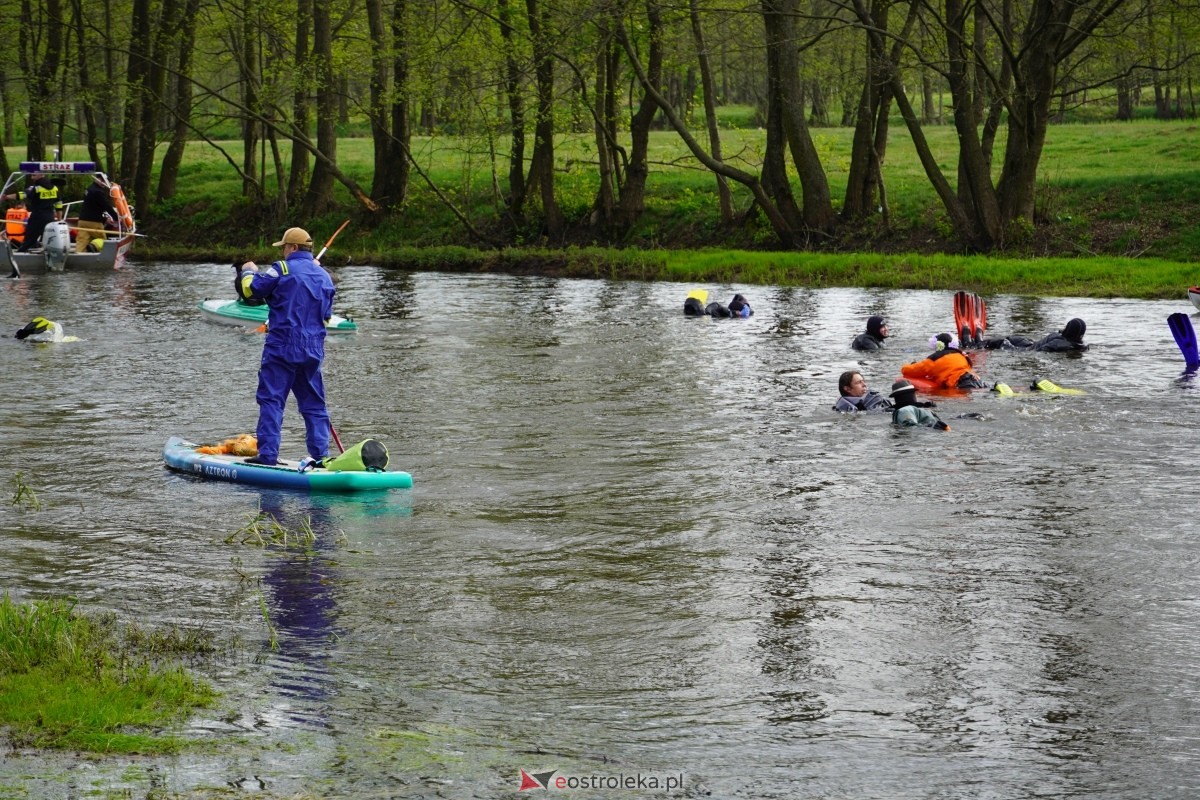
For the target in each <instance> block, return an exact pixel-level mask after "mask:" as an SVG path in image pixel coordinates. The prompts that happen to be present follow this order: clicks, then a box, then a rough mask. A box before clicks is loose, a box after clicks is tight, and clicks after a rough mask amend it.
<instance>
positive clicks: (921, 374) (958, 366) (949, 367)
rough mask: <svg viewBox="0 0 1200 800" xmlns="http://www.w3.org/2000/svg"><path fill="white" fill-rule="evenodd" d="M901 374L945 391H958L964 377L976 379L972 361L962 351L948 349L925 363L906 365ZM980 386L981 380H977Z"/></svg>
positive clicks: (931, 356)
mask: <svg viewBox="0 0 1200 800" xmlns="http://www.w3.org/2000/svg"><path fill="white" fill-rule="evenodd" d="M900 374H901V375H903V376H904V377H906V378H910V379H911V378H919V379H920V380H925V381H930V382H931V383H934V384H936V385H937V386H939V387H941V388H943V389H958V388H960V387H959V383H958V382H959V381H960V380H962V378H963V376H964V375H970V376H971V377H973V378H975V373H974V372H972V371H971V360H970V359H969V358H967V356H966V354H964V353H963V352H962V351H960V350H955V349H953V348H949V347H948V348H946V349H945V350H938V351H937V352H936V353H933V354H932V355H930V356H929V357H928V358H926V359H925V360H923V361H917V362H915V363H913V364H905V365H904V366H902V367H900ZM975 382H976V383H977V384H979V385H982V384H981V383H979V379H978V378H975Z"/></svg>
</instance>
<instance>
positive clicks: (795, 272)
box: [139, 109, 1200, 297]
mask: <svg viewBox="0 0 1200 800" xmlns="http://www.w3.org/2000/svg"><path fill="white" fill-rule="evenodd" d="M731 118H733V119H737V120H738V121H739V122H740V123H745V122H748V121H750V118H751V114H750V113H749V112H748V110H745V109H742V110H741V113H740V116H739V115H738V113H737V110H735V111H734V112H731ZM926 132H927V135H928V137H929V139H930V142H931V144H932V146H933V148H934V151H935V153H936V154H937V156H938V160H939V163H940V165H941V167H942V169H943V170H944V171H945V172H946V174H947V175H948V177H949V178H950V179H951V180H953V179H954V177H955V169H954V163H955V162H954V159H955V138H954V131H953V129H952V128H949V127H946V126H932V127H929V128H927V129H926ZM851 133H852V132H851V131H850V130H849V129H845V128H815V129H813V136H814V140H815V142H816V146H817V149H818V151H819V153H820V154H821V158H822V162H823V163H824V165H825V167H826V170H827V174H828V178H829V182H830V186H831V189H832V191H833V195H834V198H835V203H837V204H840V196H841V194H842V193H843V191H844V185H845V181H846V169H847V167H848V163H849V153H850V137H851ZM722 136H723V143H722V147H723V151H724V153H725V154H726V159H727V160H728V161H730V162H731V163H734V164H736V165H738V166H739V167H742V168H744V169H747V170H750V171H755V172H757V171H758V169H759V166H760V164H761V159H762V150H763V144H764V139H763V134H762V132H761V131H760V130H758V129H752V128H744V127H742V128H727V129H725V130H723V132H722ZM651 143H652V148H651V153H650V159H651V175H650V179H649V183H648V186H647V198H646V205H647V207H646V211H645V214H644V215H643V217H642V219H641V220H640V222H639V223H638V225H637V226H636V229H635V230H634V231H632V232H631V233H630V235H629V236H628V238H627V240H626V241H624V242H622V243H621V247H620V249H619V250H618V251H615V252H614V250H613V249H612V248H611V247H605V246H604V244H605V243H604V242H602V241H601V240H600V239H599V237H597V236H594V235H592V232H591V230H590V228H589V226H588V216H589V214H590V211H591V204H592V199H593V195H594V193H595V188H596V186H595V177H594V175H595V166H594V160H595V156H594V149H593V148H592V147H591V142H590V139H589V138H587V137H585V136H562V137H560V139H559V142H558V145H557V159H558V160H557V176H558V181H557V188H558V197H559V202H560V204H561V206H562V208H563V210H564V213H565V214H566V216H567V220H568V224H569V225H570V226H571V234H570V236H569V239H568V240H567V241H566V242H564V243H550V242H546V241H544V240H543V239H542V238H541V235H540V232H539V231H538V229H537V228H536V227H535V226H533V225H531V226H530V227H529V229H528V230H526V231H518V232H517V233H516V235H515V236H514V237H513V239H512V240H511V241H509V242H508V243H507V244H508V246H509V247H510V248H515V250H512V249H510V250H508V251H504V250H498V249H496V248H494V247H493V248H489V247H488V246H486V245H485V244H484V243H481V242H479V241H476V240H474V239H472V237H471V236H470V235H469V234H468V232H467V231H466V230H465V228H464V226H463V225H462V224H461V223H460V222H459V221H458V220H457V219H456V218H455V216H454V214H453V213H452V212H451V210H450V209H449V208H447V206H446V203H445V202H443V201H442V200H440V199H439V198H438V197H437V195H436V193H435V192H434V191H433V190H432V189H431V188H430V187H429V185H428V184H427V183H426V182H425V181H424V180H423V179H422V178H420V177H419V176H417V175H415V174H414V176H413V179H412V184H411V191H410V196H409V201H408V203H407V205H406V206H405V208H404V209H403V210H402V211H401V212H399V213H398V214H396V215H394V216H392V217H390V218H387V219H385V220H382V221H375V220H372V219H371V218H370V217H369V216H368V215H366V214H365V213H362V212H361V210H360V209H359V208H358V207H356V206H355V205H354V204H353V203H352V202H351V200H350V196H349V193H348V192H346V190H345V189H344V188H342V187H340V186H339V187H338V189H337V192H336V200H337V203H338V207H337V208H336V209H335V210H333V211H331V212H330V213H328V214H326V215H324V216H323V217H321V218H318V219H308V220H297V219H295V218H294V217H292V216H291V215H288V216H287V218H286V219H285V220H283V221H282V222H280V221H277V220H273V219H271V218H270V215H269V214H268V213H267V212H266V211H265V210H264V209H261V208H254V207H252V206H251V205H250V204H249V203H247V202H245V201H244V200H242V199H241V198H240V194H241V181H240V180H239V179H238V177H237V175H236V174H235V173H234V171H233V170H232V168H231V167H230V166H229V165H228V163H227V160H226V156H225V155H222V154H221V153H218V152H217V151H216V150H215V149H213V148H212V147H211V146H209V145H207V144H203V143H194V144H192V145H191V146H190V147H189V150H188V153H187V157H186V160H185V164H184V167H183V172H182V175H181V178H180V181H179V193H178V195H177V196H176V197H175V198H173V199H171V200H170V201H168V202H165V203H162V204H158V205H156V206H153V207H152V208H151V209H150V211H151V214H150V215H146V214H143V215H142V216H144V217H146V218H147V222H146V225H145V227H144V231H145V232H146V233H147V234H149V235H150V237H151V238H150V239H149V240H147V241H145V242H143V243H142V244H141V245H140V246H139V252H140V253H141V255H142V256H145V257H176V258H183V257H204V258H221V259H223V258H226V257H232V255H236V254H238V253H240V252H247V253H248V254H250V255H254V254H257V255H258V256H264V255H269V251H270V248H269V244H270V242H271V241H273V237H274V236H275V235H276V234H277V233H278V231H279V230H280V229H281V227H283V226H285V225H286V224H302V225H305V226H306V227H308V228H309V229H310V230H311V231H312V233H313V235H314V237H315V238H316V239H318V241H323V237H324V236H327V235H328V233H331V232H332V231H333V230H334V229H335V228H336V227H337V226H338V224H340V222H341V221H342V219H344V218H346V217H350V218H352V219H353V221H354V222H353V224H352V225H351V227H350V228H349V229H348V230H347V232H346V233H345V234H343V236H342V237H341V238H340V239H339V240H338V242H337V245H336V248H335V252H333V253H331V255H330V257H329V258H327V259H326V260H327V262H328V263H331V264H332V263H338V262H342V263H344V262H345V261H346V260H353V261H355V262H370V263H380V264H386V265H393V266H405V265H408V264H413V263H417V264H421V265H423V266H424V268H440V269H447V268H449V269H513V268H516V267H515V265H516V264H517V262H519V261H521V260H522V259H523V258H524V259H526V260H527V261H528V263H527V264H524V265H521V266H520V269H523V270H524V271H530V270H532V269H538V267H536V266H531V265H535V264H541V265H543V266H542V267H541V268H542V269H545V270H546V271H549V272H555V273H560V274H589V275H591V274H605V275H618V276H632V275H636V274H640V275H643V276H645V277H649V278H655V279H664V278H666V279H670V278H672V277H674V276H676V275H678V274H679V273H680V272H683V273H685V274H687V279H697V280H698V279H708V278H711V277H712V276H711V275H709V274H706V273H704V270H706V269H710V268H711V269H718V271H719V272H720V273H721V274H722V275H724V276H727V277H728V278H729V279H731V280H743V281H758V280H770V282H773V283H805V284H814V283H815V284H826V283H828V284H833V283H843V282H851V283H853V284H855V285H858V284H859V283H863V282H865V283H863V285H872V286H878V285H884V286H890V285H897V286H907V285H918V286H922V287H928V288H936V286H938V285H940V283H931V282H940V281H942V280H946V281H949V282H950V283H949V286H952V287H959V286H962V287H965V288H975V289H988V288H1009V289H1011V290H1012V291H1028V292H1046V291H1050V292H1053V293H1056V294H1062V293H1068V294H1089V295H1100V296H1109V295H1122V296H1139V297H1142V296H1162V293H1166V295H1167V296H1174V295H1176V294H1178V288H1179V287H1178V281H1179V280H1180V279H1181V278H1182V277H1184V276H1185V275H1187V274H1188V272H1189V270H1188V269H1187V268H1186V267H1185V266H1184V265H1186V264H1187V263H1189V262H1194V261H1196V259H1197V256H1198V255H1200V223H1198V222H1197V220H1200V166H1197V165H1200V135H1197V128H1196V126H1195V125H1194V124H1191V123H1188V122H1156V121H1138V122H1129V123H1115V122H1113V123H1089V124H1067V125H1058V126H1054V127H1052V128H1051V130H1050V135H1049V137H1048V140H1047V144H1046V148H1045V154H1044V157H1043V159H1042V162H1041V173H1040V174H1041V178H1040V180H1039V186H1038V213H1039V224H1038V225H1037V226H1029V227H1028V228H1027V229H1026V230H1024V231H1023V232H1022V235H1020V236H1017V237H1015V238H1016V240H1015V241H1013V242H1011V243H1010V244H1009V245H1008V246H1007V248H1006V250H1005V251H1004V252H1002V253H996V254H993V255H992V257H989V258H987V259H982V260H977V259H971V258H967V259H953V258H950V257H949V256H946V255H944V253H945V252H947V251H948V249H949V248H950V246H951V245H950V243H948V242H947V240H946V232H947V231H948V225H947V224H946V222H945V219H944V214H943V213H942V210H941V206H940V204H939V203H938V201H937V199H936V197H935V195H934V193H933V190H932V189H931V188H930V185H929V182H928V180H927V179H926V177H925V175H924V173H923V171H922V169H921V167H920V164H919V162H918V161H917V158H916V155H915V152H914V148H913V146H912V143H911V140H910V139H909V137H908V133H907V131H906V130H905V129H904V127H903V126H902V125H901V124H900V123H899V121H894V122H893V125H892V128H891V137H890V144H889V149H888V152H887V156H886V161H885V165H884V180H885V183H886V186H887V193H888V200H889V207H890V212H891V216H890V220H889V223H890V224H887V225H885V224H884V221H883V219H882V218H878V219H876V220H874V221H872V222H871V223H869V224H868V225H866V226H865V227H864V228H862V229H860V230H857V231H855V235H854V236H853V237H850V238H849V239H848V240H847V241H848V242H849V244H844V245H842V246H840V247H838V248H836V250H838V252H830V251H829V250H828V249H827V248H823V249H822V250H821V251H820V252H819V253H817V254H808V253H795V252H793V253H780V252H774V251H775V250H777V245H776V242H775V239H774V236H773V235H772V233H771V231H770V230H769V228H768V227H767V226H766V223H765V221H764V220H763V219H762V218H761V216H760V215H749V216H748V217H746V218H742V219H740V220H739V223H738V224H736V225H734V226H723V225H722V224H721V223H720V220H719V219H718V216H717V209H716V202H715V191H714V186H715V184H714V179H713V177H712V176H711V175H710V174H709V173H708V172H707V171H706V170H704V169H703V168H701V167H700V166H699V165H698V163H697V162H696V161H695V159H694V158H693V157H692V156H691V155H690V154H689V153H688V152H687V150H686V148H685V147H684V146H683V144H682V142H680V140H679V139H678V137H677V136H676V135H675V134H674V133H672V132H667V131H662V132H656V133H654V134H653V135H652V140H651ZM219 144H220V145H221V146H222V147H224V148H226V149H227V151H228V154H229V156H230V157H232V158H233V159H235V160H240V156H239V155H238V152H239V148H240V143H238V142H221V143H219ZM506 146H507V141H506V140H494V141H489V140H487V139H486V138H484V137H477V138H468V137H418V138H416V139H415V140H414V142H413V152H414V154H415V157H416V158H417V160H418V162H419V164H420V166H421V169H422V171H424V172H425V173H426V174H427V175H428V177H429V180H430V181H432V182H433V183H434V184H435V185H436V186H437V188H438V190H439V191H440V192H441V193H442V194H443V195H444V196H446V197H447V198H448V199H449V201H450V202H452V203H453V204H454V205H455V206H456V207H457V208H458V209H459V210H460V211H461V212H462V213H464V214H466V215H467V217H468V218H469V219H470V220H471V221H472V223H473V224H474V225H476V226H478V227H479V228H481V229H484V230H487V229H491V228H493V227H494V226H496V225H497V223H498V222H499V221H500V220H501V218H502V207H501V201H500V198H499V196H498V194H497V191H496V188H495V186H496V185H497V182H498V181H499V180H500V175H501V174H502V172H503V170H504V168H505V165H504V164H503V163H497V164H493V160H492V157H491V156H490V155H489V154H490V153H492V152H500V153H503V151H504V148H505V147H506ZM283 157H284V161H285V163H286V160H287V157H288V153H287V148H286V147H285V148H284V153H283ZM371 159H372V155H371V142H370V141H369V140H367V139H362V138H347V139H343V140H341V141H339V144H338V161H339V164H340V166H341V168H342V169H343V170H344V171H345V172H346V173H347V174H348V175H349V176H351V177H352V178H353V179H354V180H356V181H358V182H359V183H360V184H361V185H363V186H364V187H366V188H369V186H370V178H371ZM998 160H999V154H997V161H998ZM266 163H268V165H269V161H268V162H266ZM267 189H268V193H274V191H275V187H274V186H273V184H271V183H269V184H268V187H267ZM734 202H735V206H736V208H737V209H738V211H739V212H744V211H745V210H746V209H748V208H749V207H750V198H749V196H748V193H747V192H745V191H743V190H741V189H739V188H738V187H736V186H734ZM552 245H553V246H552ZM560 245H568V246H567V247H565V248H564V247H562V246H560ZM847 249H853V250H855V251H856V252H849V253H847V252H845V250H847ZM660 250H661V251H664V253H666V254H664V255H657V254H656V253H655V252H654V251H660ZM630 251H632V252H630ZM647 251H650V252H647ZM695 251H698V252H695ZM693 252H695V254H694V255H690V254H689V253H693ZM864 253H865V254H866V255H864ZM814 259H818V260H819V261H820V263H821V264H822V266H821V268H820V269H819V270H817V271H814V270H813V269H811V268H810V267H809V266H808V264H809V263H811V262H813V260H814ZM880 259H882V262H881V261H880ZM1028 259H1037V260H1035V261H1033V262H1030V263H1026V262H1027V260H1028ZM1093 259H1095V260H1097V263H1096V264H1095V265H1090V266H1089V264H1088V262H1089V261H1091V260H1093ZM714 262H716V263H717V264H718V265H719V267H709V266H704V267H701V266H699V265H702V264H704V265H710V264H713V263H714ZM880 263H882V264H883V266H873V267H872V266H868V265H870V264H880ZM667 264H669V266H667ZM738 264H743V265H750V264H753V265H757V266H754V267H750V266H742V267H738V266H736V265H738ZM973 264H980V265H986V266H972V265H973ZM1030 264H1031V265H1030ZM1172 264H1174V265H1175V266H1174V267H1172V266H1171V265H1172ZM768 276H769V277H768ZM992 284H998V285H995V286H993V285H992Z"/></svg>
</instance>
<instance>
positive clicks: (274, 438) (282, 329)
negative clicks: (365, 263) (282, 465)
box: [249, 250, 334, 461]
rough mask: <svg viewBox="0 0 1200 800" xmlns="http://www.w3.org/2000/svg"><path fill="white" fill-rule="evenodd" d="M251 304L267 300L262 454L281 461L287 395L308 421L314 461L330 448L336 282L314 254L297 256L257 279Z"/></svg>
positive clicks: (262, 372)
mask: <svg viewBox="0 0 1200 800" xmlns="http://www.w3.org/2000/svg"><path fill="white" fill-rule="evenodd" d="M249 289H250V294H251V296H252V297H253V298H256V299H259V300H265V301H266V302H267V308H268V309H269V313H268V314H267V338H266V341H265V342H264V343H263V353H262V365H261V366H260V367H259V370H258V392H257V393H256V395H255V399H256V400H257V401H258V430H257V432H256V435H257V436H258V454H259V457H261V458H262V459H264V460H267V461H277V460H278V459H279V440H280V431H281V429H282V428H283V409H284V407H285V406H286V405H287V397H288V392H291V393H292V394H294V395H296V406H297V407H298V408H299V409H300V414H301V415H302V416H303V417H304V431H305V437H304V443H305V446H306V447H307V448H308V454H309V455H310V456H312V457H313V458H324V457H325V456H326V455H327V452H326V451H327V450H328V448H329V413H328V411H326V409H325V381H324V379H323V378H322V376H321V362H322V361H323V360H324V358H325V321H326V320H328V319H329V318H330V317H331V316H333V295H334V288H333V280H332V279H331V278H330V277H329V273H328V272H326V271H325V270H324V269H323V268H322V267H321V266H320V265H319V264H317V262H316V261H314V260H313V255H312V253H310V252H308V251H306V250H297V251H295V252H294V253H291V254H289V255H288V257H287V259H286V260H285V261H276V262H275V263H274V264H272V265H271V266H270V267H269V268H267V269H265V270H263V271H261V272H258V273H255V275H254V277H253V279H252V280H251V281H250V285H249Z"/></svg>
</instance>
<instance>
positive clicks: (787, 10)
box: [763, 0, 837, 233]
mask: <svg viewBox="0 0 1200 800" xmlns="http://www.w3.org/2000/svg"><path fill="white" fill-rule="evenodd" d="M798 18H799V0H763V19H764V22H765V23H766V25H767V48H768V50H772V49H773V50H775V51H776V59H775V62H774V63H775V65H776V69H777V70H778V73H777V74H776V75H774V76H771V75H768V80H772V79H773V80H775V81H776V82H777V87H778V88H777V94H774V96H775V97H776V102H778V103H779V110H780V121H781V124H782V126H783V133H784V135H785V136H786V138H787V144H788V148H789V150H790V151H791V154H792V162H793V163H794V164H795V166H796V172H797V173H798V174H799V176H800V188H801V192H802V196H803V198H804V202H803V205H802V207H801V214H802V215H803V219H804V225H805V226H806V227H807V228H808V229H809V230H812V231H819V232H822V233H826V232H829V231H831V230H832V229H833V228H834V227H835V226H836V224H837V215H836V214H834V212H833V199H832V196H831V195H830V192H829V180H828V178H827V177H826V175H825V168H824V167H823V166H822V165H821V159H820V156H819V155H818V154H817V148H816V146H815V145H814V144H813V141H812V136H811V135H810V134H809V131H808V124H807V123H806V122H805V119H804V101H803V99H802V92H801V87H800V68H799V50H798V48H797V46H796V42H797V41H799V38H798V33H797V30H796V20H797V19H798ZM770 64H771V61H770V60H768V70H770ZM768 136H770V133H769V132H768Z"/></svg>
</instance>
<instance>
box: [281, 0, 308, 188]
mask: <svg viewBox="0 0 1200 800" xmlns="http://www.w3.org/2000/svg"><path fill="white" fill-rule="evenodd" d="M312 25H313V0H296V49H295V69H296V81H295V89H294V90H293V94H292V125H293V129H294V131H295V133H296V135H298V136H300V137H302V138H304V139H308V138H309V136H310V135H311V134H312V131H311V130H309V127H310V124H311V113H310V112H311V103H310V100H309V98H310V96H311V91H312V74H311V72H310V70H311V64H310V58H309V42H308V32H309V30H310V29H311V28H312ZM308 178H309V153H308V150H307V149H306V148H304V147H297V146H295V144H293V145H292V163H291V167H290V168H289V169H288V183H287V205H288V206H289V207H290V206H294V205H296V204H297V203H298V202H299V201H300V197H301V193H302V192H303V191H304V187H305V184H307V183H308Z"/></svg>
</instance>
